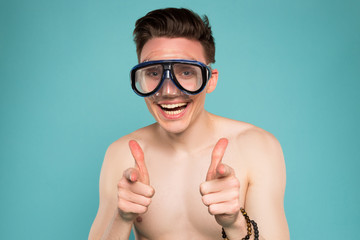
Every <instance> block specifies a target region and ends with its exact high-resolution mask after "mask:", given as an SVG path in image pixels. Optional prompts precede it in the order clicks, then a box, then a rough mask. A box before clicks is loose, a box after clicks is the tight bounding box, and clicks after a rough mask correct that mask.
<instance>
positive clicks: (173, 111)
mask: <svg viewBox="0 0 360 240" xmlns="http://www.w3.org/2000/svg"><path fill="white" fill-rule="evenodd" d="M187 105H188V103H174V104H159V106H160V108H161V109H162V110H163V111H164V112H165V114H167V115H178V114H180V113H182V112H183V111H184V110H185V108H186V107H187Z"/></svg>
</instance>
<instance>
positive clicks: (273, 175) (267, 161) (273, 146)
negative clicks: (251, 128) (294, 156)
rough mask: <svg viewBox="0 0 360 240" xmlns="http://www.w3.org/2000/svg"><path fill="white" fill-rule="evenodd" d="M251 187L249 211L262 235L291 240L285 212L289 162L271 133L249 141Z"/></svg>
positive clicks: (262, 133) (248, 203) (248, 194)
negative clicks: (287, 166) (287, 163)
mask: <svg viewBox="0 0 360 240" xmlns="http://www.w3.org/2000/svg"><path fill="white" fill-rule="evenodd" d="M249 138H250V139H248V143H249V144H252V145H251V146H250V145H249V146H247V147H248V156H249V159H248V161H250V162H251V164H250V171H249V180H250V181H249V187H248V190H247V194H246V201H245V209H246V211H247V213H248V215H249V217H250V218H251V219H253V220H255V221H256V222H257V223H258V226H259V231H260V235H261V236H263V237H264V238H265V239H267V240H272V239H276V240H288V239H289V238H290V237H289V230H288V225H287V221H286V217H285V211H284V194H285V185H286V170H285V161H284V156H283V153H282V149H281V146H280V144H279V142H278V141H277V140H276V139H275V137H273V136H272V135H271V134H269V133H267V132H265V131H264V132H257V133H255V134H254V135H253V136H252V137H249Z"/></svg>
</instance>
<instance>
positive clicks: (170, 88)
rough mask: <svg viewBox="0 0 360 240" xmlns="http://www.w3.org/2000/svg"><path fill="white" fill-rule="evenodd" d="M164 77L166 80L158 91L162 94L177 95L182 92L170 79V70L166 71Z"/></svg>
mask: <svg viewBox="0 0 360 240" xmlns="http://www.w3.org/2000/svg"><path fill="white" fill-rule="evenodd" d="M164 78H165V79H164V82H163V84H162V86H161V88H160V89H159V91H158V93H160V94H161V95H162V96H177V95H179V94H181V93H182V92H181V90H180V89H179V88H178V87H176V86H175V84H174V83H173V81H172V80H171V79H170V71H169V70H167V71H166V72H165V75H164Z"/></svg>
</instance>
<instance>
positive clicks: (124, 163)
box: [103, 125, 153, 177]
mask: <svg viewBox="0 0 360 240" xmlns="http://www.w3.org/2000/svg"><path fill="white" fill-rule="evenodd" d="M152 131H153V126H152V125H150V126H147V127H144V128H141V129H138V130H136V131H134V132H132V133H130V134H128V135H125V136H123V137H121V138H119V139H118V140H116V141H115V142H113V143H112V144H111V145H110V146H109V147H108V149H107V151H106V154H105V158H104V163H103V170H105V171H107V170H108V171H115V172H118V173H122V172H123V171H124V170H125V169H127V168H129V167H133V166H134V159H133V157H132V155H131V151H130V148H129V141H130V140H136V141H137V142H138V143H139V144H140V146H142V145H144V144H145V143H146V139H147V138H148V136H149V135H151V134H152ZM119 177H121V175H120V176H119Z"/></svg>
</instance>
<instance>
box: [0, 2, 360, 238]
mask: <svg viewBox="0 0 360 240" xmlns="http://www.w3.org/2000/svg"><path fill="white" fill-rule="evenodd" d="M169 6H175V7H188V8H191V9H193V10H194V11H196V12H198V13H199V14H207V15H208V17H209V18H210V22H211V24H212V27H213V32H214V36H215V39H216V47H217V51H216V60H217V62H216V64H215V67H216V68H218V70H219V71H220V79H219V82H218V87H217V89H216V91H215V92H213V93H212V94H210V95H209V96H208V99H207V104H206V108H207V109H208V110H209V111H210V112H212V113H215V114H218V115H222V116H226V117H229V118H233V119H237V120H242V121H246V122H250V123H253V124H255V125H257V126H259V127H262V128H264V129H266V130H267V131H270V132H271V133H273V134H274V135H275V136H276V137H277V138H278V139H279V141H280V142H281V144H282V147H283V150H284V154H285V158H286V165H287V189H286V195H285V208H286V215H287V219H288V223H289V228H290V233H291V239H294V240H297V239H299V240H301V239H339V238H341V239H348V238H354V236H355V238H356V235H357V233H356V231H357V230H358V229H359V227H360V224H359V219H360V210H359V202H360V192H359V186H358V185H359V180H360V178H359V168H360V163H359V162H360V153H359V147H360V144H359V136H360V127H359V122H360V113H359V109H360V96H359V95H360V94H359V88H360V83H359V80H360V14H359V13H360V1H351V0H345V1H340V0H338V1H332V0H328V1H325V0H302V1H300V0H299V1H285V0H267V1H264V0H262V1H260V0H243V1H240V0H239V1H235V0H233V1H226V0H224V1H203V0H202V1H185V0H184V1H169V0H168V1H145V0H142V1H120V0H118V1H115V0H108V1H100V0H97V1H95V0H93V1H70V0H67V1H60V0H53V1H48V0H33V1H25V0H14V1H1V2H0V24H1V25H0V92H1V94H0V114H1V118H0V130H1V132H0V158H1V159H0V160H1V161H0V194H1V197H0V239H9V240H10V239H54V240H55V239H87V236H88V232H89V229H90V226H91V224H92V221H93V219H94V217H95V214H96V211H97V207H98V179H99V174H100V168H101V164H102V160H103V156H104V153H105V151H106V148H107V146H108V145H109V144H111V143H112V142H113V141H115V140H116V139H117V138H119V137H121V136H123V135H125V134H128V133H130V132H132V131H134V130H136V129H138V128H140V127H142V126H145V125H148V124H150V123H152V122H153V118H152V117H151V115H150V114H149V113H148V112H147V108H146V106H145V104H144V102H143V100H142V99H141V98H139V97H137V96H136V95H135V94H134V93H133V92H132V91H131V89H130V85H129V70H130V68H131V67H132V66H133V65H135V64H136V56H135V46H134V44H133V42H132V30H133V26H134V22H135V20H136V19H137V18H139V17H141V16H143V15H144V14H145V13H147V12H148V11H150V10H152V9H155V8H162V7H169ZM264 201H266V199H264ZM260 230H261V229H260ZM131 239H132V238H131Z"/></svg>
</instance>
